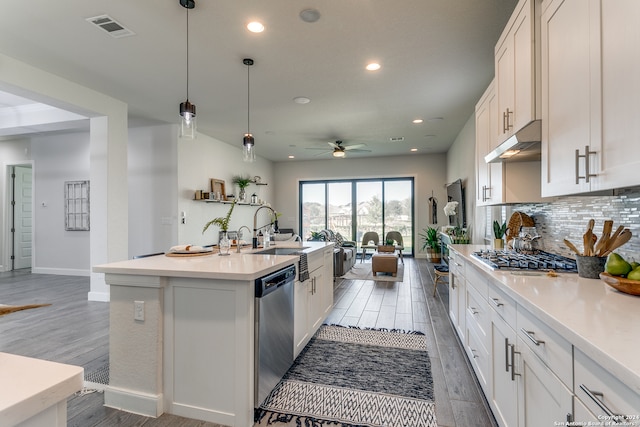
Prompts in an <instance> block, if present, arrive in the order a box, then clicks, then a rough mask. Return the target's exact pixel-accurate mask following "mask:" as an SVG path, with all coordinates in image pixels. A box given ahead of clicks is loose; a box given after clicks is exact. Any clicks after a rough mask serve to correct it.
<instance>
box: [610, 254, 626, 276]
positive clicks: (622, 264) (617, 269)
mask: <svg viewBox="0 0 640 427" xmlns="http://www.w3.org/2000/svg"><path fill="white" fill-rule="evenodd" d="M604 269H605V271H606V272H607V273H609V274H611V275H612V276H624V275H626V274H628V273H629V272H630V271H631V264H629V263H628V262H627V261H625V260H624V258H622V257H621V256H620V255H618V254H617V253H615V252H612V253H611V254H609V256H608V257H607V262H606V263H605V265H604Z"/></svg>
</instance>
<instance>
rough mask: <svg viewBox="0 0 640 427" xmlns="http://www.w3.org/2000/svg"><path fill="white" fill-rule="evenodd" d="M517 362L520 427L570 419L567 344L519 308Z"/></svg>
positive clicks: (551, 423)
mask: <svg viewBox="0 0 640 427" xmlns="http://www.w3.org/2000/svg"><path fill="white" fill-rule="evenodd" d="M516 324H517V328H518V343H517V348H518V352H519V354H520V363H519V364H518V365H519V366H518V368H517V377H518V409H519V414H518V415H519V417H518V418H519V422H518V425H519V426H520V427H524V426H529V427H537V426H540V425H553V424H554V422H559V421H560V422H561V421H572V419H573V392H572V391H571V390H572V389H573V375H572V369H573V360H572V347H571V344H570V343H569V342H568V341H566V340H565V339H563V338H562V337H560V335H558V334H557V333H556V332H555V331H554V330H553V329H551V328H549V327H548V326H547V325H545V324H544V323H542V322H540V321H539V320H538V319H537V318H536V317H535V316H533V315H532V314H531V313H530V312H528V311H527V310H526V309H524V308H523V307H521V306H518V307H517V320H516Z"/></svg>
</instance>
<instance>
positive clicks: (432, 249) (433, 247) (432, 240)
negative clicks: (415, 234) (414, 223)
mask: <svg viewBox="0 0 640 427" xmlns="http://www.w3.org/2000/svg"><path fill="white" fill-rule="evenodd" d="M420 237H421V238H422V240H423V243H422V250H423V251H425V250H426V252H427V258H428V259H429V262H433V263H436V264H438V263H440V240H439V239H438V230H436V229H435V228H433V227H427V228H426V229H424V233H422V234H420Z"/></svg>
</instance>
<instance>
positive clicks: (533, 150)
mask: <svg viewBox="0 0 640 427" xmlns="http://www.w3.org/2000/svg"><path fill="white" fill-rule="evenodd" d="M541 137H542V122H541V121H540V120H534V121H532V122H530V123H529V124H528V125H526V126H525V127H523V128H522V129H520V130H519V131H517V132H516V133H515V134H513V136H511V137H510V138H509V139H507V140H506V141H505V142H503V143H502V144H500V145H498V147H496V149H495V150H493V151H492V152H490V153H489V154H487V155H486V156H484V160H485V162H487V163H499V162H529V161H534V160H540V140H541V139H542V138H541Z"/></svg>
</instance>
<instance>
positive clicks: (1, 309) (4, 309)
mask: <svg viewBox="0 0 640 427" xmlns="http://www.w3.org/2000/svg"><path fill="white" fill-rule="evenodd" d="M49 305H51V304H27V305H1V304H0V316H4V315H5V314H9V313H14V312H16V311H21V310H29V309H30V308H38V307H46V306H49Z"/></svg>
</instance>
